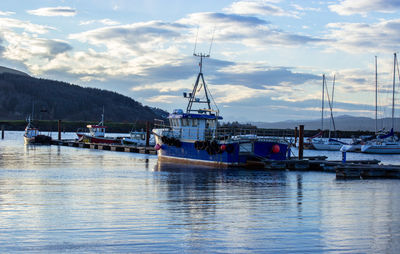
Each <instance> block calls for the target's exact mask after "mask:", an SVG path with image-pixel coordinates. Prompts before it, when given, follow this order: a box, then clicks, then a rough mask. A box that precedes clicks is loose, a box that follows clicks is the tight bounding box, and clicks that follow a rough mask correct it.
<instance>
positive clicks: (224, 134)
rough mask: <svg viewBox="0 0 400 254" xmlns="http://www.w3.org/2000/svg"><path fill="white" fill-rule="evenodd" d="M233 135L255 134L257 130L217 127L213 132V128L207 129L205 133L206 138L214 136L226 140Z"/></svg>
mask: <svg viewBox="0 0 400 254" xmlns="http://www.w3.org/2000/svg"><path fill="white" fill-rule="evenodd" d="M214 136H215V137H214ZM235 136H247V137H251V136H257V130H256V129H254V128H230V127H218V128H217V129H216V130H215V132H214V130H209V131H206V133H205V137H206V139H212V138H216V139H219V140H227V139H231V138H232V137H235Z"/></svg>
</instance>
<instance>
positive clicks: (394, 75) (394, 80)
mask: <svg viewBox="0 0 400 254" xmlns="http://www.w3.org/2000/svg"><path fill="white" fill-rule="evenodd" d="M396 62H397V55H396V53H394V63H393V98H392V129H393V128H394V93H395V87H396Z"/></svg>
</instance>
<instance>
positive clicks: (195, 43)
mask: <svg viewBox="0 0 400 254" xmlns="http://www.w3.org/2000/svg"><path fill="white" fill-rule="evenodd" d="M198 36H199V26H197V33H196V40H195V42H194V49H193V55H195V54H196V47H197V37H198Z"/></svg>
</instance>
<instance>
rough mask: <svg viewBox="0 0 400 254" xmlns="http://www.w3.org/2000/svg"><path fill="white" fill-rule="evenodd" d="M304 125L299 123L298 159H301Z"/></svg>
mask: <svg viewBox="0 0 400 254" xmlns="http://www.w3.org/2000/svg"><path fill="white" fill-rule="evenodd" d="M303 146H304V125H300V131H299V160H302V159H303V149H304V147H303Z"/></svg>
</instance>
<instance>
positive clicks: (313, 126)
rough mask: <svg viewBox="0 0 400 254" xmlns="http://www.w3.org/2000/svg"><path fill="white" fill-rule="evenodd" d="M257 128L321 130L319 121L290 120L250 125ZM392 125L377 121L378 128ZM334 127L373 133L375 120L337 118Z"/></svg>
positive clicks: (397, 125)
mask: <svg viewBox="0 0 400 254" xmlns="http://www.w3.org/2000/svg"><path fill="white" fill-rule="evenodd" d="M252 124H254V125H256V126H257V127H259V128H266V129H294V128H295V127H296V126H299V125H301V124H302V125H304V129H306V130H318V129H321V120H320V119H319V120H291V121H283V122H275V123H264V122H254V123H252ZM391 124H392V119H391V118H384V119H379V120H378V128H382V127H386V129H390V126H391ZM335 126H336V129H337V130H341V131H375V119H372V118H368V117H354V116H348V115H343V116H338V117H335ZM395 128H396V129H395V131H398V130H399V129H400V118H396V119H395ZM324 129H325V130H328V129H329V118H325V119H324Z"/></svg>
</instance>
